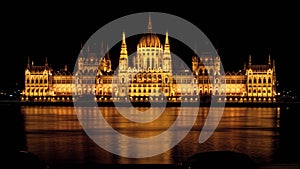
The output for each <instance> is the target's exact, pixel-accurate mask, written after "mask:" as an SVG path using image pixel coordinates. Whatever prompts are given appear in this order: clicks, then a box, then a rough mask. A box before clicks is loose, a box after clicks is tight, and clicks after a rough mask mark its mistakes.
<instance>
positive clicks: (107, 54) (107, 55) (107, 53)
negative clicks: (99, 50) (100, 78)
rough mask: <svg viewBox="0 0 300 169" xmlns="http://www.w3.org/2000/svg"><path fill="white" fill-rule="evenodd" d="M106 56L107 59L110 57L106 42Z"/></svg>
mask: <svg viewBox="0 0 300 169" xmlns="http://www.w3.org/2000/svg"><path fill="white" fill-rule="evenodd" d="M106 57H107V59H108V60H109V59H110V56H109V48H108V44H106Z"/></svg>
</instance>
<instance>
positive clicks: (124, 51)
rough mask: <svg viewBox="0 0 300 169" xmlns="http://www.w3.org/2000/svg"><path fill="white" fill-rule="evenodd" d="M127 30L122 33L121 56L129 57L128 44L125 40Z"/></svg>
mask: <svg viewBox="0 0 300 169" xmlns="http://www.w3.org/2000/svg"><path fill="white" fill-rule="evenodd" d="M125 39H126V38H125V32H123V35H122V45H121V53H120V54H121V55H120V58H126V59H127V57H128V56H127V45H126V40H125Z"/></svg>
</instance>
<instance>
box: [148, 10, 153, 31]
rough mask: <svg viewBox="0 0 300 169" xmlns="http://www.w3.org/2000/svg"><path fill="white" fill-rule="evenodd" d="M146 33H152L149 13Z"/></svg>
mask: <svg viewBox="0 0 300 169" xmlns="http://www.w3.org/2000/svg"><path fill="white" fill-rule="evenodd" d="M148 32H149V33H152V21H151V15H150V13H149V19H148Z"/></svg>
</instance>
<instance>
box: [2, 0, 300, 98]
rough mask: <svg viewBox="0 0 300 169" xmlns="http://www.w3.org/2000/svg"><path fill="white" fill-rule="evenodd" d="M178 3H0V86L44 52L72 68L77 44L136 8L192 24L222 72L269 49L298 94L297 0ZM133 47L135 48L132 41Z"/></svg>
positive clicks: (260, 58) (262, 59) (18, 78)
mask: <svg viewBox="0 0 300 169" xmlns="http://www.w3.org/2000/svg"><path fill="white" fill-rule="evenodd" d="M182 2H183V1H182ZM147 3H149V5H148V4H147ZM174 3H175V2H174ZM169 4H170V3H169ZM178 4H179V3H178V2H177V1H176V6H172V5H158V4H156V3H154V1H149V2H145V3H141V4H140V5H136V6H135V7H134V6H130V5H129V4H127V3H126V6H123V7H122V4H120V3H119V2H118V1H115V2H112V3H111V4H109V3H108V4H105V5H104V4H101V3H100V4H99V3H96V4H93V3H80V4H66V5H61V4H47V3H45V4H43V5H42V4H40V5H39V4H18V5H19V7H16V6H15V4H9V5H7V6H6V7H4V6H3V7H4V8H6V9H7V10H6V12H1V17H2V20H1V25H2V26H1V28H2V32H1V33H2V37H1V38H2V52H1V53H2V56H1V62H0V63H1V65H0V71H1V72H0V73H1V78H0V87H1V88H3V87H7V86H13V85H15V84H16V83H18V84H19V85H21V86H22V85H23V81H24V69H25V67H26V63H27V57H28V56H29V57H30V58H31V59H32V60H33V61H34V63H35V65H43V64H44V60H45V57H47V58H48V62H49V64H50V65H51V66H52V67H53V68H54V69H57V70H58V69H60V68H62V67H63V66H64V65H65V64H67V65H68V67H69V68H73V66H74V63H75V61H76V58H77V56H78V53H79V51H80V48H81V44H84V43H85V42H86V41H87V40H88V39H89V37H90V36H92V35H93V33H95V32H96V31H97V30H98V29H100V28H101V27H102V26H104V25H105V24H107V23H109V22H111V21H113V20H115V19H118V18H120V17H122V16H125V15H128V14H133V13H137V12H164V13H169V14H173V15H176V16H178V17H181V18H183V19H186V20H188V21H189V22H191V23H193V24H195V25H196V26H197V27H198V28H199V29H200V30H201V31H202V32H203V33H204V34H205V35H206V36H207V37H208V38H209V39H210V40H211V42H212V44H213V45H214V46H215V48H217V49H218V52H219V55H220V57H221V61H222V62H223V65H224V68H225V71H232V70H236V71H237V70H239V69H242V68H243V64H244V62H248V56H249V54H251V55H252V63H253V64H266V63H267V60H268V55H269V54H270V55H271V58H272V59H275V62H276V71H277V80H278V81H279V84H280V85H281V87H282V88H287V89H291V90H293V91H295V92H298V93H300V92H299V90H300V88H299V87H298V86H299V85H298V84H297V83H296V81H295V78H296V77H297V76H298V74H297V73H298V72H299V71H298V67H299V66H298V61H297V60H298V57H299V54H298V48H299V47H298V45H297V44H299V43H298V41H297V40H298V38H297V37H299V36H298V34H299V33H298V31H299V30H300V29H299V26H297V25H298V22H299V17H297V13H298V12H297V11H298V9H296V7H297V5H295V4H288V3H282V2H281V3H273V2H272V3H269V4H265V3H264V4H260V3H249V2H247V1H243V2H241V3H240V4H233V3H232V4H227V3H223V4H217V3H213V2H212V3H211V4H209V3H202V2H201V1H200V2H199V3H197V4H188V3H187V4H179V5H178ZM145 6H146V7H145ZM153 27H155V25H153ZM120 38H121V37H120ZM3 43H4V44H3ZM162 43H164V39H162ZM128 45H129V44H128ZM296 45H297V46H296ZM133 46H134V48H136V44H133ZM171 50H172V46H171ZM112 57H113V56H112Z"/></svg>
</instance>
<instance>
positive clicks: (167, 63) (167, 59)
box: [163, 32, 172, 73]
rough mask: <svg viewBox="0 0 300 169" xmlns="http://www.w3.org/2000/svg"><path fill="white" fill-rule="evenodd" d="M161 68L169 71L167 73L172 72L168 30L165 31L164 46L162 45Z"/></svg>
mask: <svg viewBox="0 0 300 169" xmlns="http://www.w3.org/2000/svg"><path fill="white" fill-rule="evenodd" d="M163 70H164V71H165V72H169V73H171V72H172V58H171V51H170V44H169V35H168V32H166V40H165V46H164V54H163Z"/></svg>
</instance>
